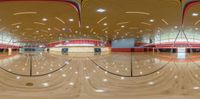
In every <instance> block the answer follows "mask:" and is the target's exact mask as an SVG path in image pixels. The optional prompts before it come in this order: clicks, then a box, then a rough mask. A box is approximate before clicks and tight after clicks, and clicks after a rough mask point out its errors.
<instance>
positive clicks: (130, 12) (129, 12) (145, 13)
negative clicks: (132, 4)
mask: <svg viewBox="0 0 200 99" xmlns="http://www.w3.org/2000/svg"><path fill="white" fill-rule="evenodd" d="M125 13H127V14H144V15H150V13H147V12H132V11H128V12H125Z"/></svg>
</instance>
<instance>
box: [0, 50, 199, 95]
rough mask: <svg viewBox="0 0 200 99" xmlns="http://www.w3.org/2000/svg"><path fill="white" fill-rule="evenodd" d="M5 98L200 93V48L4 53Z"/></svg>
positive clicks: (1, 85) (1, 88)
mask: <svg viewBox="0 0 200 99" xmlns="http://www.w3.org/2000/svg"><path fill="white" fill-rule="evenodd" d="M0 55H1V56H2V57H5V58H2V59H1V60H0V66H1V69H0V77H1V79H0V98H2V99H16V97H19V99H36V98H40V99H55V98H59V99H66V98H68V99H74V98H76V99H94V98H95V99H102V98H103V99H112V98H113V99H169V98H170V99H180V98H181V99H198V98H199V96H200V72H199V70H200V54H198V53H192V54H187V56H186V59H181V60H180V59H177V58H176V54H172V53H150V52H149V53H148V52H146V53H142V52H141V53H107V54H103V55H93V54H89V53H85V55H84V54H83V53H82V54H68V55H61V54H59V53H57V54H55V53H32V54H28V53H27V54H17V53H16V54H15V55H12V56H8V55H6V54H0ZM31 68H32V69H31Z"/></svg>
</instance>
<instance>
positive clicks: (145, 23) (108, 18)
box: [0, 0, 200, 43]
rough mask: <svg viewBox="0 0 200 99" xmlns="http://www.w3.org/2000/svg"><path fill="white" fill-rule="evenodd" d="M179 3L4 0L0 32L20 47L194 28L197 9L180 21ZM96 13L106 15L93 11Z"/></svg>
mask: <svg viewBox="0 0 200 99" xmlns="http://www.w3.org/2000/svg"><path fill="white" fill-rule="evenodd" d="M68 1H70V2H68ZM183 1H187V0H35V1H34V0H5V1H1V2H0V31H1V34H3V35H4V34H6V35H10V36H12V37H14V38H18V39H19V41H22V42H23V41H30V42H31V41H35V42H47V43H48V42H53V41H57V40H59V39H62V38H66V39H72V38H98V39H103V40H114V39H121V38H140V37H142V36H143V35H153V34H154V33H156V31H157V30H162V31H163V32H164V31H165V30H167V29H176V28H177V29H178V28H179V27H181V26H184V27H189V28H196V29H197V28H198V27H199V24H200V20H199V19H200V17H199V15H196V16H192V14H198V13H199V11H200V5H198V4H196V5H194V6H190V9H187V12H186V14H185V16H184V21H182V20H183V8H184V6H183V5H184V4H186V3H187V2H186V3H183ZM189 1H191V0H188V2H189ZM197 1H198V0H197ZM100 8H101V9H104V10H105V12H102V13H101V12H97V9H100Z"/></svg>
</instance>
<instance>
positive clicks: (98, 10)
mask: <svg viewBox="0 0 200 99" xmlns="http://www.w3.org/2000/svg"><path fill="white" fill-rule="evenodd" d="M97 12H100V13H103V12H106V10H105V9H102V8H99V9H97Z"/></svg>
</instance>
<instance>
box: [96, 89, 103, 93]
mask: <svg viewBox="0 0 200 99" xmlns="http://www.w3.org/2000/svg"><path fill="white" fill-rule="evenodd" d="M95 92H99V93H102V92H105V90H102V89H97V90H95Z"/></svg>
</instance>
